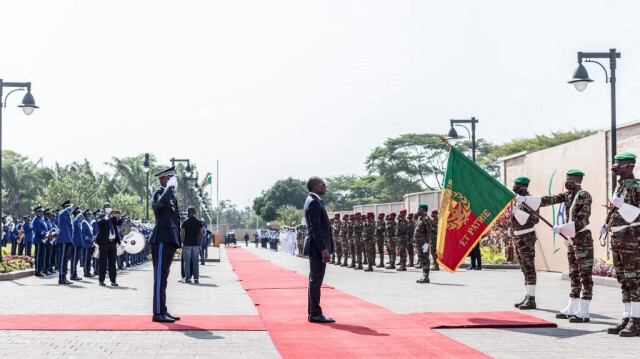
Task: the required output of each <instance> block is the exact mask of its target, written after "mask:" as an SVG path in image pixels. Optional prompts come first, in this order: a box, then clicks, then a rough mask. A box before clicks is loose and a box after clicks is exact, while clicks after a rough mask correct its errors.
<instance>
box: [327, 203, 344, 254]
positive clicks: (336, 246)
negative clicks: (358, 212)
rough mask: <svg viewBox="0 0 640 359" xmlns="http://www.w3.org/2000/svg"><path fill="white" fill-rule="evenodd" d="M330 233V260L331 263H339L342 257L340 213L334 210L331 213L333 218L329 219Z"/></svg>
mask: <svg viewBox="0 0 640 359" xmlns="http://www.w3.org/2000/svg"><path fill="white" fill-rule="evenodd" d="M331 235H332V236H333V238H332V240H333V253H332V255H331V262H329V263H333V264H340V259H341V257H342V245H341V243H340V213H339V212H336V213H334V214H333V219H332V220H331Z"/></svg>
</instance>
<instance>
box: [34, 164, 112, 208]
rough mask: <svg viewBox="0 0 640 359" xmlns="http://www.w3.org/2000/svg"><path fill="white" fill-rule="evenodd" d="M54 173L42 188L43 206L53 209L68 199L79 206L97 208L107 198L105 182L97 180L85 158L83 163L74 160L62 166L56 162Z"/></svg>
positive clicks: (100, 206)
mask: <svg viewBox="0 0 640 359" xmlns="http://www.w3.org/2000/svg"><path fill="white" fill-rule="evenodd" d="M54 173H55V174H54V176H53V179H52V180H51V181H49V183H47V185H46V187H45V189H44V197H43V198H42V204H43V205H44V206H48V207H50V208H52V209H55V208H58V207H59V206H60V204H61V203H62V202H64V201H66V200H68V199H70V200H71V201H73V202H74V204H75V205H76V206H79V207H81V208H90V209H98V208H102V204H103V203H104V202H105V201H106V200H108V198H107V193H106V185H107V183H106V182H103V183H100V182H99V181H98V180H97V178H96V176H95V175H94V173H93V171H92V169H91V165H90V164H89V162H88V161H86V160H85V163H83V164H80V163H77V162H74V163H72V164H70V165H68V166H64V167H62V166H60V165H59V164H58V163H56V166H55V169H54ZM102 178H103V179H106V177H102Z"/></svg>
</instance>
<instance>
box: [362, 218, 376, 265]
mask: <svg viewBox="0 0 640 359" xmlns="http://www.w3.org/2000/svg"><path fill="white" fill-rule="evenodd" d="M375 233H376V217H375V214H374V213H373V212H367V221H366V222H365V223H364V225H363V229H362V241H363V242H364V252H365V255H366V257H367V268H366V269H365V270H364V271H365V272H373V264H374V263H375V262H376V240H375Z"/></svg>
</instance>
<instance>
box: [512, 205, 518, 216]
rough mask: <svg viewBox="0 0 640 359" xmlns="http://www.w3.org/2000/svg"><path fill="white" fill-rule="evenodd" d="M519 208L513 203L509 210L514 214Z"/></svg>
mask: <svg viewBox="0 0 640 359" xmlns="http://www.w3.org/2000/svg"><path fill="white" fill-rule="evenodd" d="M519 210H520V209H519V208H518V206H516V205H515V204H514V205H513V206H511V212H512V213H514V214H515V213H516V212H518V211H519Z"/></svg>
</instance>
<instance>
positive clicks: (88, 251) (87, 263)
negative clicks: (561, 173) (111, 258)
mask: <svg viewBox="0 0 640 359" xmlns="http://www.w3.org/2000/svg"><path fill="white" fill-rule="evenodd" d="M82 250H83V251H84V258H83V260H84V275H85V276H88V275H89V274H91V259H93V247H91V248H83V249H82Z"/></svg>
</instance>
